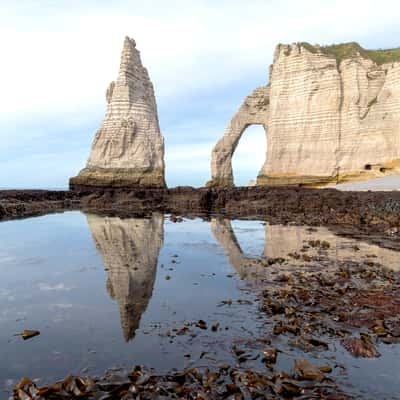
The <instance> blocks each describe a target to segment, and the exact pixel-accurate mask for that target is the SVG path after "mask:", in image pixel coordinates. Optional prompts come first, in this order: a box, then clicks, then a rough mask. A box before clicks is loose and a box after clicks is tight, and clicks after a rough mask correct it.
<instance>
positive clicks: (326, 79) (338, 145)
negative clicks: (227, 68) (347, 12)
mask: <svg viewBox="0 0 400 400" xmlns="http://www.w3.org/2000/svg"><path fill="white" fill-rule="evenodd" d="M251 124H261V125H263V126H264V128H265V129H266V132H267V140H268V148H267V154H266V161H265V164H264V165H263V167H262V168H261V170H260V172H259V175H258V178H257V184H259V185H260V184H261V185H263V184H274V185H288V184H301V185H310V186H321V185H325V184H331V183H339V182H348V181H357V180H362V179H366V178H371V177H376V176H383V175H387V174H393V173H399V172H400V50H387V51H376V52H374V51H367V50H364V49H362V48H361V47H360V46H359V45H357V44H355V43H350V44H344V45H340V46H331V47H326V48H323V47H313V46H310V45H307V44H305V43H298V44H294V45H278V47H277V48H276V51H275V56H274V62H273V65H272V66H271V68H270V75H269V84H268V85H267V86H264V87H261V88H257V89H256V90H255V91H254V92H253V93H252V94H251V95H250V96H248V97H246V99H245V101H244V103H243V104H242V105H241V107H240V108H239V110H238V111H237V113H235V115H234V116H233V118H232V120H231V121H230V123H229V124H228V126H227V128H226V130H225V132H224V136H223V137H222V139H221V140H220V141H219V142H218V143H217V145H216V146H215V148H214V150H213V152H212V162H211V170H212V180H211V181H210V182H209V185H211V186H212V185H220V186H225V185H232V184H233V174H232V166H231V158H232V155H233V153H234V151H235V148H236V146H237V144H238V142H239V140H240V137H241V135H242V134H243V132H244V130H245V129H246V128H247V127H248V126H249V125H251Z"/></svg>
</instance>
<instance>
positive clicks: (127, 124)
mask: <svg viewBox="0 0 400 400" xmlns="http://www.w3.org/2000/svg"><path fill="white" fill-rule="evenodd" d="M106 99H107V111H106V116H105V118H104V120H103V123H102V125H101V127H100V129H99V130H98V131H97V133H96V135H95V138H94V141H93V144H92V149H91V153H90V156H89V159H88V161H87V164H86V167H85V168H84V169H83V170H82V171H81V172H80V173H79V175H78V176H76V177H73V178H71V179H70V186H71V188H72V189H74V188H79V187H86V186H91V187H93V186H94V187H136V186H141V187H142V186H143V187H164V186H165V179H164V139H163V137H162V135H161V133H160V127H159V123H158V115H157V105H156V100H155V96H154V89H153V85H152V83H151V81H150V78H149V75H148V72H147V70H146V68H144V67H143V65H142V61H141V59H140V53H139V51H138V50H137V49H136V43H135V41H134V40H133V39H130V38H129V37H125V40H124V46H123V50H122V54H121V63H120V69H119V74H118V79H117V81H115V82H111V83H110V85H109V86H108V89H107V92H106Z"/></svg>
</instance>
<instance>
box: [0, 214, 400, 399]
mask: <svg viewBox="0 0 400 400" xmlns="http://www.w3.org/2000/svg"><path fill="white" fill-rule="evenodd" d="M315 239H319V240H325V241H327V242H329V243H330V247H329V249H327V251H326V253H327V255H328V256H329V259H330V261H329V263H326V268H334V266H335V260H343V259H349V260H354V261H359V260H368V259H379V262H380V263H381V264H382V265H383V266H385V267H388V268H392V269H396V270H397V269H398V268H399V267H400V264H399V261H400V255H399V253H397V252H395V251H392V250H388V249H383V248H379V247H378V246H374V245H369V244H366V243H363V242H356V241H355V240H352V239H348V238H341V237H338V236H335V235H334V234H333V233H331V232H330V231H329V230H328V229H326V228H318V229H314V228H312V229H311V228H308V227H296V226H270V225H268V224H266V223H264V222H262V221H236V220H235V221H229V220H227V219H224V218H218V217H212V218H211V219H210V221H203V220H202V219H199V218H195V219H186V218H185V219H183V220H182V222H172V220H171V219H170V218H169V216H164V215H162V214H153V215H152V216H151V217H149V218H118V217H106V216H99V215H95V214H84V213H82V212H66V213H60V214H50V215H46V216H42V217H37V218H30V219H23V220H15V221H8V222H3V223H1V224H0V272H1V276H2V279H1V281H0V359H1V362H0V386H1V388H2V390H4V391H7V390H9V388H10V387H12V386H13V385H14V384H15V383H16V382H17V381H18V380H19V379H20V378H21V377H23V376H29V377H31V378H37V379H39V380H40V382H41V383H46V382H52V381H54V380H56V379H60V378H63V377H65V376H66V375H69V374H89V375H99V374H102V373H104V371H105V370H107V369H109V368H118V367H121V368H124V367H125V368H128V369H129V367H131V366H133V365H137V364H144V365H147V366H149V367H152V368H155V370H156V371H159V372H167V371H170V370H171V369H174V368H176V369H178V370H180V369H183V368H186V367H189V366H202V365H210V366H213V365H219V364H221V363H224V362H228V363H235V359H234V357H233V356H232V347H233V346H234V345H238V344H242V345H243V344H244V343H247V344H251V343H253V344H254V343H255V341H256V340H258V339H260V338H265V337H266V336H267V334H266V326H267V325H268V320H267V319H266V317H265V316H263V315H262V314H260V312H259V305H258V302H257V290H258V289H259V285H258V283H259V282H260V281H263V282H264V283H265V282H267V281H268V268H266V267H265V266H264V265H263V264H259V263H257V260H259V259H260V258H269V257H270V258H280V257H281V258H288V254H295V253H296V252H298V251H299V250H300V249H301V247H302V246H303V245H304V243H306V242H308V241H310V240H315ZM321 263H322V264H321V265H323V262H321ZM296 265H297V261H296V258H295V257H292V260H291V262H290V263H284V264H282V267H281V268H282V270H285V271H289V272H290V271H291V270H293V269H295V268H297V266H296ZM199 321H200V322H199ZM201 321H204V322H205V325H204V324H203V322H201ZM204 328H207V329H204ZM24 329H37V330H39V331H40V332H41V334H40V335H39V336H37V337H35V338H32V339H30V340H26V341H23V340H22V338H21V337H20V336H16V334H18V333H19V332H21V331H23V330H24ZM258 345H260V344H259V342H258ZM379 350H380V352H381V354H382V357H380V358H379V359H374V360H360V359H354V358H352V357H351V356H349V355H348V354H347V353H346V352H345V351H344V349H341V348H338V349H337V351H336V353H335V356H336V360H337V362H341V363H345V364H346V366H347V371H346V373H345V374H344V373H343V371H342V370H341V371H338V372H337V374H336V375H338V376H339V377H340V376H341V378H340V379H342V381H343V382H344V383H345V384H346V385H347V387H349V388H351V390H352V391H354V392H355V393H362V394H363V396H365V397H366V398H368V396H372V397H371V398H374V396H376V395H380V396H382V395H385V396H386V397H384V398H396V397H395V395H392V393H397V392H398V391H399V390H400V379H399V378H400V372H399V371H400V368H399V367H400V361H399V358H398V357H399V355H400V352H399V347H398V345H390V346H389V345H382V346H381V347H380V349H379ZM298 356H299V350H293V349H291V348H288V349H287V351H286V352H284V353H283V354H282V355H281V356H280V357H279V362H278V365H279V367H280V368H282V369H283V370H289V369H290V368H291V367H292V364H293V359H295V358H296V357H298ZM302 356H304V354H303V355H302ZM320 357H322V358H324V357H325V359H326V360H332V352H326V354H323V355H321V356H320ZM251 361H252V363H253V364H254V366H255V367H259V366H260V365H259V362H260V361H259V359H258V358H256V359H254V360H251Z"/></svg>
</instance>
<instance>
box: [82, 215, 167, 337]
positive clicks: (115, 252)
mask: <svg viewBox="0 0 400 400" xmlns="http://www.w3.org/2000/svg"><path fill="white" fill-rule="evenodd" d="M87 219H88V224H89V227H90V230H91V231H92V235H93V239H94V241H95V243H96V247H97V249H98V250H99V252H100V254H101V256H102V257H103V261H104V266H105V268H106V269H107V272H108V280H107V290H108V292H109V294H110V296H111V298H112V299H115V300H116V301H117V302H118V305H119V309H120V315H121V325H122V330H123V332H124V337H125V340H126V341H128V340H130V339H132V338H133V337H134V336H135V331H136V329H137V328H138V327H139V322H140V318H141V316H142V314H143V312H144V311H145V310H146V307H147V304H148V302H149V300H150V298H151V295H152V292H153V286H154V281H155V277H156V269H157V261H158V254H159V251H160V248H161V246H162V243H163V217H162V215H159V214H154V215H153V216H152V217H151V218H149V219H137V218H129V219H120V218H116V217H112V218H108V217H100V216H97V215H92V214H90V215H88V216H87Z"/></svg>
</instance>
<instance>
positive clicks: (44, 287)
mask: <svg viewBox="0 0 400 400" xmlns="http://www.w3.org/2000/svg"><path fill="white" fill-rule="evenodd" d="M38 288H39V290H41V291H42V292H59V291H70V290H72V289H75V288H74V287H73V286H66V285H65V284H64V283H57V284H54V285H51V284H48V283H45V282H40V283H39V284H38Z"/></svg>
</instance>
